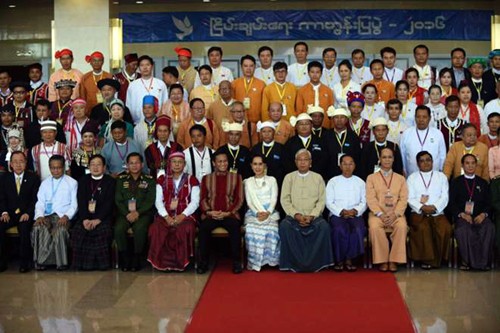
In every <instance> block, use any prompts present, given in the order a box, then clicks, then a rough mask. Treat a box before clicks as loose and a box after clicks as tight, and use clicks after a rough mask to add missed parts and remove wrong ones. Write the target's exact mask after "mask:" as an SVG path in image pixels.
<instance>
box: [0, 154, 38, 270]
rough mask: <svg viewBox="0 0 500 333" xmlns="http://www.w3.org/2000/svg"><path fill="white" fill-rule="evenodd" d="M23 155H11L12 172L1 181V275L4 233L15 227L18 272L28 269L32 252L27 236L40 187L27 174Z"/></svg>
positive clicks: (29, 174)
mask: <svg viewBox="0 0 500 333" xmlns="http://www.w3.org/2000/svg"><path fill="white" fill-rule="evenodd" d="M26 164H27V161H26V156H24V153H23V152H21V151H16V152H13V153H12V155H11V156H10V166H11V168H12V172H9V173H6V174H4V175H3V176H2V178H0V188H1V189H2V191H0V212H1V214H2V216H1V217H0V272H1V271H4V270H5V269H7V256H6V253H5V251H6V249H5V231H7V230H8V229H10V228H12V227H14V226H17V230H18V232H19V257H20V266H19V272H21V273H25V272H28V271H29V270H30V269H31V263H32V261H33V253H32V251H31V243H30V242H31V241H30V234H31V228H32V226H33V217H34V216H35V204H36V194H37V192H38V187H39V186H40V180H39V179H38V177H37V176H36V175H35V174H34V173H32V172H29V171H26Z"/></svg>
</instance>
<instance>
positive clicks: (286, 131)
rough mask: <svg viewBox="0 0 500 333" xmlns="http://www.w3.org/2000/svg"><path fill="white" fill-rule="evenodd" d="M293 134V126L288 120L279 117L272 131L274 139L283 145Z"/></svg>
mask: <svg viewBox="0 0 500 333" xmlns="http://www.w3.org/2000/svg"><path fill="white" fill-rule="evenodd" d="M294 135H295V128H293V126H292V124H290V122H289V121H288V120H285V119H281V120H280V122H279V124H278V126H277V127H276V130H275V131H274V141H276V142H278V143H281V144H282V145H284V144H285V143H286V142H287V141H288V140H289V139H290V138H291V137H292V136H294Z"/></svg>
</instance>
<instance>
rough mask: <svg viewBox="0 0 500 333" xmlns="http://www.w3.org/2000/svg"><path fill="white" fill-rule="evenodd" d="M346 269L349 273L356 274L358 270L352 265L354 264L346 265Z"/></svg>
mask: <svg viewBox="0 0 500 333" xmlns="http://www.w3.org/2000/svg"><path fill="white" fill-rule="evenodd" d="M345 269H346V270H347V271H348V272H356V271H357V270H358V267H356V266H354V265H352V264H347V265H345Z"/></svg>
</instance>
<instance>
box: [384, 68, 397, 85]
mask: <svg viewBox="0 0 500 333" xmlns="http://www.w3.org/2000/svg"><path fill="white" fill-rule="evenodd" d="M384 73H385V77H386V78H387V81H389V82H392V83H394V81H393V80H394V75H396V69H395V68H393V72H392V77H391V79H389V74H388V73H387V70H386V69H385V68H384Z"/></svg>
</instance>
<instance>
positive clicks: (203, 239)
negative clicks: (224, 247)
mask: <svg viewBox="0 0 500 333" xmlns="http://www.w3.org/2000/svg"><path fill="white" fill-rule="evenodd" d="M216 228H224V229H225V230H226V231H227V232H228V233H229V242H230V244H231V257H232V259H233V261H240V255H241V253H240V251H241V232H240V221H239V220H237V219H235V218H229V217H228V218H225V219H223V220H214V219H211V218H207V219H205V220H203V221H202V222H201V223H200V229H199V233H198V242H199V246H200V257H201V262H200V263H201V264H202V265H207V264H208V259H209V253H210V252H209V251H210V249H209V245H210V238H211V237H212V231H213V230H214V229H216Z"/></svg>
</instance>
